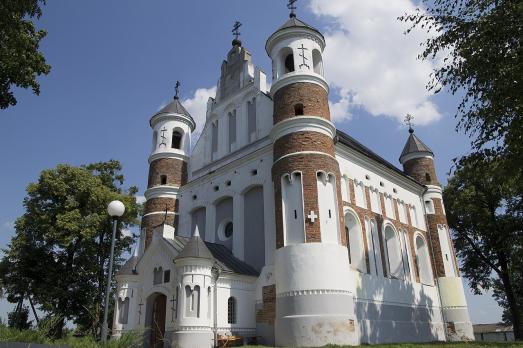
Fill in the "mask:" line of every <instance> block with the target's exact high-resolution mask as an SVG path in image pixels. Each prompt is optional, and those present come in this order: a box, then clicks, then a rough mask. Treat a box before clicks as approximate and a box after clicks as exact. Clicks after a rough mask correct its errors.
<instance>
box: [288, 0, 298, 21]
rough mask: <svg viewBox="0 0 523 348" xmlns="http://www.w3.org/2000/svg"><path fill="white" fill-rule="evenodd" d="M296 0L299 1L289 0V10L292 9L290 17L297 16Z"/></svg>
mask: <svg viewBox="0 0 523 348" xmlns="http://www.w3.org/2000/svg"><path fill="white" fill-rule="evenodd" d="M296 1H298V0H289V3H288V4H287V8H288V9H289V10H291V13H290V14H289V17H291V18H294V17H296V12H294V11H295V10H296V8H297V7H296V5H295V4H296Z"/></svg>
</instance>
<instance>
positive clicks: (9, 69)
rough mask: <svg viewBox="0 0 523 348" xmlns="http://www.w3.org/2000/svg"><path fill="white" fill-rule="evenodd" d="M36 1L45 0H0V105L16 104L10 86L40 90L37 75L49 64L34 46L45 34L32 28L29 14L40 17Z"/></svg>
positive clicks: (4, 107) (46, 72)
mask: <svg viewBox="0 0 523 348" xmlns="http://www.w3.org/2000/svg"><path fill="white" fill-rule="evenodd" d="M40 3H42V4H45V0H2V1H0V108H1V109H6V108H7V107H9V106H12V105H16V98H15V96H14V94H13V91H12V90H11V88H12V87H13V86H17V87H21V88H31V89H32V90H33V92H34V93H35V94H37V95H38V94H40V84H39V83H38V81H37V80H36V78H37V76H39V75H41V74H44V75H47V74H48V73H49V71H50V70H51V67H50V66H49V65H48V64H47V63H46V61H45V58H44V56H43V54H42V53H41V52H40V51H39V50H38V49H39V45H40V41H41V40H42V39H43V38H44V37H45V35H46V32H45V31H44V30H36V28H35V26H34V23H33V22H32V21H31V19H32V18H40V16H41V15H42V10H41V8H40Z"/></svg>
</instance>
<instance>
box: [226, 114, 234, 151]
mask: <svg viewBox="0 0 523 348" xmlns="http://www.w3.org/2000/svg"><path fill="white" fill-rule="evenodd" d="M228 118H229V152H232V151H234V150H235V149H236V110H234V111H233V112H229V115H228Z"/></svg>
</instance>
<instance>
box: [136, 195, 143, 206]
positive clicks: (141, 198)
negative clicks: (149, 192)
mask: <svg viewBox="0 0 523 348" xmlns="http://www.w3.org/2000/svg"><path fill="white" fill-rule="evenodd" d="M136 203H138V204H143V203H145V196H136Z"/></svg>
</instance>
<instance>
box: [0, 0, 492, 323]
mask: <svg viewBox="0 0 523 348" xmlns="http://www.w3.org/2000/svg"><path fill="white" fill-rule="evenodd" d="M285 3H286V1H284V0H269V1H254V0H227V1H225V0H221V1H203V0H194V1H173V0H171V1H167V0H157V1H126V0H114V1H101V0H92V1H49V2H48V4H47V5H46V6H45V7H44V8H43V13H44V15H43V16H42V18H41V20H40V21H39V23H38V25H39V26H40V27H42V28H44V29H46V30H47V31H48V36H47V37H46V38H45V39H44V40H43V42H42V45H41V49H42V51H43V52H44V54H45V56H46V59H47V61H48V63H49V64H50V65H51V66H52V70H51V73H50V74H49V75H48V76H45V77H41V78H40V79H39V81H40V83H41V91H42V92H41V95H40V96H38V97H37V96H35V95H33V94H32V93H31V92H29V91H25V90H16V97H17V99H18V105H16V106H15V107H11V108H9V109H7V110H2V111H0V119H1V121H2V122H1V126H0V156H1V158H2V166H1V168H2V170H1V172H0V179H1V180H0V247H1V248H4V247H5V246H6V245H7V243H8V242H9V240H10V238H11V236H12V234H13V233H14V231H13V225H12V224H13V222H14V220H15V219H16V218H17V217H18V216H20V215H21V214H22V213H23V206H22V200H23V198H24V196H25V188H26V186H27V184H29V183H30V182H34V181H35V180H36V179H37V177H38V175H39V173H40V171H41V170H43V169H46V168H52V167H55V166H56V165H57V164H59V163H69V164H73V165H80V164H86V163H92V162H98V161H104V160H109V159H117V160H119V161H121V163H122V164H123V168H124V174H125V176H126V184H127V185H137V186H138V187H139V188H140V192H141V193H143V190H144V188H145V186H146V180H147V170H148V164H147V156H148V151H149V149H150V142H151V131H150V129H149V126H148V120H149V118H150V116H151V115H152V114H153V113H154V112H155V111H157V110H158V109H159V108H160V107H161V106H162V105H164V104H166V103H167V102H168V101H169V100H170V99H171V98H172V96H173V92H174V84H175V81H176V80H180V81H181V83H182V88H181V97H182V99H184V100H185V104H186V105H189V107H188V108H189V110H190V111H191V112H192V113H193V116H194V117H195V119H196V120H197V121H198V120H201V119H202V118H204V117H205V115H204V114H202V112H203V110H204V109H203V107H204V103H205V101H206V98H207V97H208V96H209V95H212V92H213V89H212V88H213V87H214V86H215V84H216V81H217V79H218V78H219V71H220V64H221V61H222V60H223V59H224V58H225V56H226V54H227V51H228V50H229V48H230V45H231V40H232V35H231V28H232V24H233V23H234V21H236V20H239V21H241V22H242V23H243V26H242V28H241V30H240V31H241V33H242V35H241V39H242V41H243V45H244V46H245V47H247V48H248V49H249V50H250V51H251V53H252V55H253V60H254V62H255V64H256V65H258V66H261V67H262V69H263V70H264V71H265V72H267V74H268V75H269V76H270V71H271V69H270V60H269V58H268V57H267V54H266V53H265V49H264V46H265V41H266V39H267V38H268V37H269V35H270V34H271V33H272V32H273V31H274V30H275V29H276V28H277V27H278V26H280V25H281V24H282V23H283V22H284V21H285V20H286V19H287V18H288V17H287V14H288V12H287V9H286V8H285ZM413 8H414V7H413V3H412V1H411V0H395V1H394V2H390V1H385V0H372V1H365V2H362V1H360V0H329V2H328V3H327V2H326V1H321V0H308V1H306V0H303V1H301V2H300V4H299V10H298V14H299V18H300V19H302V20H304V21H305V22H307V23H309V24H312V25H313V26H316V27H317V28H319V29H320V30H321V31H323V32H324V33H325V36H326V38H327V51H326V53H325V70H326V75H327V78H328V79H329V81H330V82H331V87H332V92H331V102H332V105H331V110H332V111H333V116H334V118H335V121H336V125H337V127H338V128H339V129H341V130H343V131H345V132H347V133H349V134H351V135H352V136H354V137H355V138H357V139H359V140H360V141H361V142H363V143H364V144H366V145H367V146H369V147H370V148H371V149H373V150H375V151H376V152H377V153H379V154H380V155H381V156H383V157H384V158H386V159H388V160H389V161H390V162H391V163H393V164H397V165H399V163H398V160H397V159H398V157H399V154H400V152H401V150H402V148H403V145H404V142H405V140H406V138H407V135H408V133H407V131H406V128H405V127H404V126H403V125H402V124H401V122H400V120H401V119H402V117H403V115H404V114H405V113H406V112H410V113H413V114H414V116H415V117H416V119H415V121H414V122H415V123H417V124H418V125H417V126H416V134H417V135H418V136H419V137H420V138H421V139H423V141H424V142H425V143H426V144H427V145H429V146H430V147H431V148H432V150H433V151H434V153H435V154H436V165H437V170H438V175H439V178H440V180H441V181H442V182H446V177H447V173H448V171H449V169H450V168H451V165H452V158H455V157H456V156H459V155H461V154H464V153H466V152H467V150H468V143H469V141H468V139H467V137H466V136H464V135H463V134H457V133H456V132H455V130H454V128H455V124H456V120H455V119H454V110H455V108H456V99H455V98H453V97H451V96H449V95H447V94H446V93H445V92H443V93H442V94H441V95H437V96H431V95H430V94H429V93H428V92H426V91H425V89H424V85H425V83H426V81H428V73H429V72H430V69H431V67H433V66H434V64H437V62H426V63H421V62H417V61H416V59H415V57H416V54H417V53H419V46H418V43H419V41H420V39H423V38H424V37H425V36H424V34H422V33H417V34H414V35H410V36H404V35H403V34H402V31H403V30H404V28H403V27H402V26H401V24H398V23H397V21H396V19H395V18H396V17H397V16H398V15H401V14H402V13H403V12H404V11H407V10H411V9H413ZM199 123H200V124H199V126H200V127H201V126H202V124H201V122H199ZM467 299H468V303H469V308H470V312H471V318H472V321H473V322H474V323H487V322H496V321H498V320H500V317H501V311H500V309H499V308H498V307H497V305H496V303H495V302H494V301H493V300H492V299H491V298H490V296H488V295H487V296H473V295H471V294H470V292H469V291H467ZM9 308H10V306H9V305H8V304H7V303H5V301H0V317H2V318H6V316H7V315H6V312H7V311H8V310H9Z"/></svg>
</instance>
